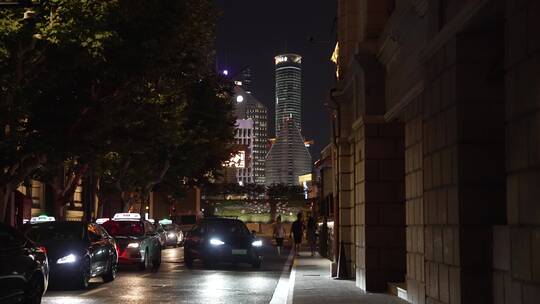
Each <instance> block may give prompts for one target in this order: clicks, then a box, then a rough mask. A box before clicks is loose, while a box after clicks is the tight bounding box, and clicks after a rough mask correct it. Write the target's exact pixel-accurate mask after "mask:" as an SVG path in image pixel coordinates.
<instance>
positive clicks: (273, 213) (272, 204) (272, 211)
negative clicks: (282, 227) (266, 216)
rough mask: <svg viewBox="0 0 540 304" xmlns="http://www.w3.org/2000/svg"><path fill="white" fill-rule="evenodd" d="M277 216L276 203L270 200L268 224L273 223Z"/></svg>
mask: <svg viewBox="0 0 540 304" xmlns="http://www.w3.org/2000/svg"><path fill="white" fill-rule="evenodd" d="M276 214H277V201H276V200H275V199H270V223H274V221H275V220H276Z"/></svg>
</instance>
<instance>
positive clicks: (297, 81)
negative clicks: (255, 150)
mask: <svg viewBox="0 0 540 304" xmlns="http://www.w3.org/2000/svg"><path fill="white" fill-rule="evenodd" d="M275 64H276V135H277V133H279V131H280V130H281V128H283V126H284V124H285V119H289V118H292V119H293V120H294V124H295V125H296V127H297V128H298V130H300V131H301V130H302V69H301V65H302V56H300V55H296V54H283V55H278V56H276V57H275Z"/></svg>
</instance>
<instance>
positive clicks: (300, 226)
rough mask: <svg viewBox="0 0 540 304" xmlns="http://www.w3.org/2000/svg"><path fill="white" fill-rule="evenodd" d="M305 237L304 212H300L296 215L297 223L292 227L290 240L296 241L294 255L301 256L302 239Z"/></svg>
mask: <svg viewBox="0 0 540 304" xmlns="http://www.w3.org/2000/svg"><path fill="white" fill-rule="evenodd" d="M303 235H304V223H302V212H298V214H297V215H296V221H294V222H293V223H292V225H291V233H290V235H289V237H290V238H293V239H294V247H293V248H294V254H295V255H296V256H299V255H300V245H301V244H302V237H303Z"/></svg>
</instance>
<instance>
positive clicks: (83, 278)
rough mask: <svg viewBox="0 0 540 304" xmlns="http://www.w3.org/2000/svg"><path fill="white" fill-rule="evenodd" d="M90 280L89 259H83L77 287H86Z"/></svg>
mask: <svg viewBox="0 0 540 304" xmlns="http://www.w3.org/2000/svg"><path fill="white" fill-rule="evenodd" d="M89 282H90V260H88V259H84V261H83V262H82V264H81V273H80V274H79V278H78V285H79V286H78V287H79V288H80V289H86V288H88V285H89Z"/></svg>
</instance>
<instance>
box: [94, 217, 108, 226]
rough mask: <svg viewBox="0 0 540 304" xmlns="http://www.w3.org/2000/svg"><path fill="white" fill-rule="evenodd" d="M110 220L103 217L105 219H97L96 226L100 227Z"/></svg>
mask: <svg viewBox="0 0 540 304" xmlns="http://www.w3.org/2000/svg"><path fill="white" fill-rule="evenodd" d="M110 220H111V219H110V218H108V217H105V218H98V219H97V220H96V224H98V225H101V224H103V223H105V222H107V221H110Z"/></svg>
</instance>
